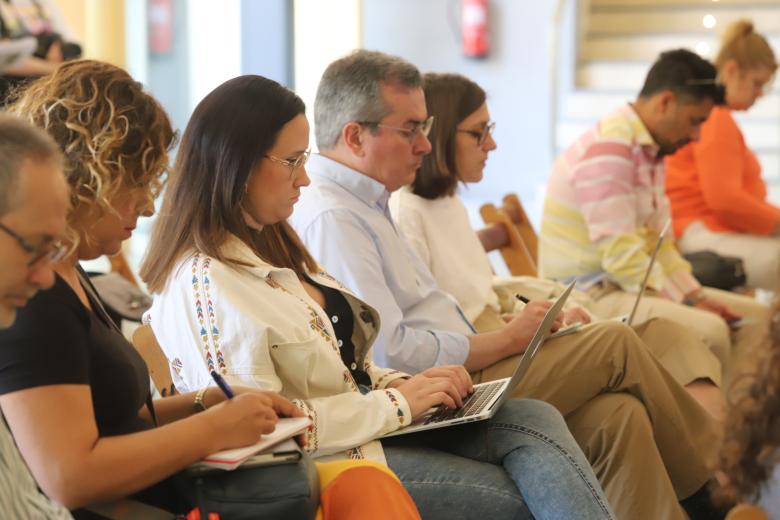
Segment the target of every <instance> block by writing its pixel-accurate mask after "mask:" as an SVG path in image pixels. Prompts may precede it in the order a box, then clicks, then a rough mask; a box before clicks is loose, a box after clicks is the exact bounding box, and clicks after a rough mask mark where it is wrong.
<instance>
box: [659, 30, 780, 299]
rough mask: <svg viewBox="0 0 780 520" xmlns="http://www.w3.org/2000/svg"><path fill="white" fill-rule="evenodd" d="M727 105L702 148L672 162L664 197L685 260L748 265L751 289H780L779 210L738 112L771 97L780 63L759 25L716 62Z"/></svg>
mask: <svg viewBox="0 0 780 520" xmlns="http://www.w3.org/2000/svg"><path fill="white" fill-rule="evenodd" d="M715 65H716V67H717V68H718V81H720V82H721V83H722V84H723V85H724V86H725V88H726V105H725V106H722V107H715V108H714V109H713V110H712V113H711V114H710V117H709V119H708V120H707V121H706V122H705V123H704V124H703V125H702V126H701V137H700V139H699V140H698V141H695V142H692V143H690V144H689V145H688V146H686V147H684V148H682V149H680V150H678V152H677V153H676V154H675V155H673V156H671V157H669V158H668V159H667V160H666V167H667V179H666V192H667V194H668V196H669V199H670V201H671V204H672V216H673V220H674V231H675V234H676V235H677V237H678V238H679V241H678V244H679V246H680V248H681V249H682V251H683V252H684V253H692V252H694V251H702V250H706V249H709V250H712V251H715V252H717V253H718V254H721V255H724V256H736V257H739V258H741V259H742V261H743V263H744V267H745V273H746V275H747V283H748V285H749V286H750V287H760V288H763V289H768V290H775V291H776V290H778V289H780V208H778V207H777V206H774V205H773V204H770V203H769V202H768V201H767V198H766V197H767V190H766V185H765V184H764V181H763V180H762V178H761V166H760V164H759V162H758V159H757V158H756V155H755V154H754V153H753V151H752V150H750V148H748V146H747V144H746V143H745V139H744V137H743V135H742V131H741V130H740V128H739V126H738V125H737V123H736V121H735V120H734V117H733V114H732V112H733V111H735V110H737V111H742V110H747V109H749V108H750V107H751V106H753V104H754V103H755V102H756V100H757V99H758V98H760V97H761V96H762V95H764V94H765V93H766V91H767V87H768V86H769V84H770V82H771V80H772V78H773V76H774V74H775V71H776V70H777V60H776V58H775V55H774V53H773V52H772V49H771V47H770V46H769V44H768V43H767V40H766V38H764V37H763V36H762V35H760V34H758V33H756V32H755V30H754V28H753V23H752V22H750V21H748V20H739V21H737V22H735V23H734V24H732V25H731V26H729V27H728V29H727V30H726V32H725V33H724V35H723V40H722V45H721V49H720V52H719V53H718V56H717V58H716V60H715Z"/></svg>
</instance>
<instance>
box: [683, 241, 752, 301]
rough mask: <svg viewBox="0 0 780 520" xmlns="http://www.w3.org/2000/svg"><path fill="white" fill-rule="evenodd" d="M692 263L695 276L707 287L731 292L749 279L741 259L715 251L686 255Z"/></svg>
mask: <svg viewBox="0 0 780 520" xmlns="http://www.w3.org/2000/svg"><path fill="white" fill-rule="evenodd" d="M683 257H684V258H685V259H686V260H688V261H689V262H690V263H691V267H692V268H693V276H695V277H696V279H697V280H699V283H700V284H702V285H704V286H706V287H714V288H716V289H723V290H725V291H730V290H731V289H734V288H735V287H741V286H744V285H745V282H746V281H747V277H746V276H745V269H744V266H743V264H742V259H741V258H736V257H733V256H721V255H719V254H718V253H716V252H714V251H709V250H705V251H696V252H695V253H687V254H684V255H683Z"/></svg>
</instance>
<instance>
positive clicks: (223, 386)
mask: <svg viewBox="0 0 780 520" xmlns="http://www.w3.org/2000/svg"><path fill="white" fill-rule="evenodd" d="M211 378H212V379H213V380H214V382H215V383H217V386H218V387H219V389H220V390H222V393H223V394H225V397H227V398H228V399H233V396H234V395H236V394H235V393H233V389H232V388H230V385H228V384H227V381H225V379H224V378H223V377H222V376H221V375H219V374H218V373H217V371H216V370H212V371H211Z"/></svg>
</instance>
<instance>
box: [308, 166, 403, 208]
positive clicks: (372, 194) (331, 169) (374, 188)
mask: <svg viewBox="0 0 780 520" xmlns="http://www.w3.org/2000/svg"><path fill="white" fill-rule="evenodd" d="M306 170H307V171H308V173H309V175H311V176H312V177H319V178H322V179H327V180H329V181H331V182H334V183H336V184H338V185H339V186H341V187H342V188H344V189H345V190H347V191H348V192H350V193H351V194H352V195H354V196H355V197H357V198H358V199H360V200H361V201H363V202H365V203H366V204H368V205H369V206H377V207H379V208H380V209H381V210H382V211H387V207H388V201H389V199H390V192H389V191H387V189H385V187H384V185H383V184H381V183H380V182H378V181H376V180H374V179H372V178H371V177H369V176H368V175H365V174H363V173H361V172H359V171H357V170H355V169H352V168H350V167H349V166H347V165H345V164H342V163H340V162H338V161H334V160H333V159H330V158H328V157H325V156H324V155H320V154H312V156H311V157H310V158H309V162H308V164H307V165H306Z"/></svg>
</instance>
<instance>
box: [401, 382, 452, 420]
mask: <svg viewBox="0 0 780 520" xmlns="http://www.w3.org/2000/svg"><path fill="white" fill-rule="evenodd" d="M396 389H397V390H398V391H399V392H401V394H402V395H403V396H404V398H405V399H406V402H407V403H409V409H410V410H411V411H412V417H418V416H420V415H421V414H423V413H425V412H427V411H428V410H429V409H431V408H434V407H436V406H439V405H444V406H446V407H447V408H459V407H461V406H463V399H462V398H461V397H460V395H459V394H458V389H457V387H456V386H455V384H453V382H452V381H451V380H450V378H449V377H428V376H424V375H422V374H417V375H416V376H414V377H412V378H411V379H407V380H406V381H404V382H403V383H402V384H400V385H398V386H397V387H396Z"/></svg>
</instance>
